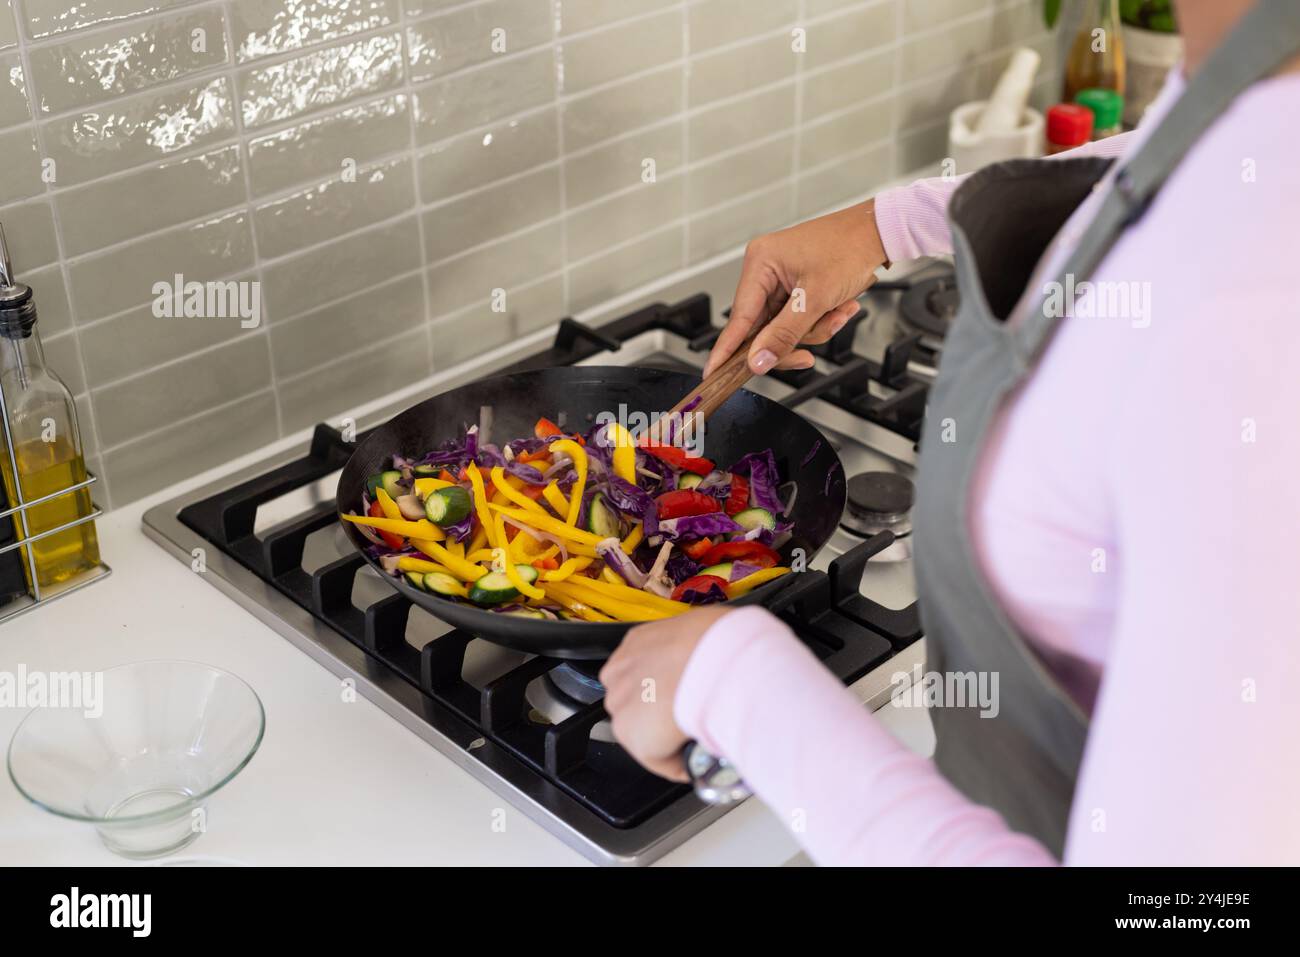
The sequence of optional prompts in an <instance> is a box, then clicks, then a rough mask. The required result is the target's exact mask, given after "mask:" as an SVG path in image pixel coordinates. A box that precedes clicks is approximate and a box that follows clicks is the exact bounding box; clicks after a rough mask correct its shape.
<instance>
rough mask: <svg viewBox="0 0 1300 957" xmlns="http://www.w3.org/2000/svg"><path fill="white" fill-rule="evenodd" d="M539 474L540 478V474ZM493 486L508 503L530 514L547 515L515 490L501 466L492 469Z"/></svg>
mask: <svg viewBox="0 0 1300 957" xmlns="http://www.w3.org/2000/svg"><path fill="white" fill-rule="evenodd" d="M538 474H539V477H540V473H538ZM492 484H493V485H495V486H496V487H497V490H498V491H499V492H500V493H501V494H502V496H503V497H504V498H505V499H506V500H507V501H510V502H513V503H514V504H515V505H518V506H519V507H520V508H524V509H527V510H529V511H530V512H540V513H541V514H543V515H545V514H546V510H545V509H544V508H542V507H541V506H540V505H538V504H537V503H536V502H535V501H533V500H532V499H531V498H529V497H528V496H527V495H525V494H524V493H523V492H521V491H519V490H518V489H517V488H515V486H514V483H513V482H511V481H510V479H509V477H508V476H507V475H506V470H505V469H503V468H501V467H500V466H497V467H495V468H494V469H492Z"/></svg>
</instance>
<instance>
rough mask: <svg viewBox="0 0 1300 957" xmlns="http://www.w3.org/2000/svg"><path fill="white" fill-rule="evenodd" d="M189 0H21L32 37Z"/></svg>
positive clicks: (64, 31) (65, 31)
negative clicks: (91, 0)
mask: <svg viewBox="0 0 1300 957" xmlns="http://www.w3.org/2000/svg"><path fill="white" fill-rule="evenodd" d="M189 2H191V0H93V2H86V0H23V12H24V13H25V14H26V18H27V32H28V33H29V34H30V35H31V36H32V37H34V38H37V39H39V38H41V37H47V36H50V35H52V34H56V33H67V32H69V31H71V30H79V29H81V28H82V27H92V26H97V25H100V24H106V23H112V22H114V21H117V20H125V19H127V18H129V17H134V16H139V15H140V14H144V13H157V12H159V11H164V10H169V9H171V8H173V7H179V6H182V5H183V4H186V3H189Z"/></svg>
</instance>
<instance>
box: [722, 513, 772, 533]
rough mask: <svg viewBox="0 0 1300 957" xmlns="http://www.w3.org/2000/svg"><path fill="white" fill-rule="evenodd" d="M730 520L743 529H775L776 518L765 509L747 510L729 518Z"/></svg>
mask: <svg viewBox="0 0 1300 957" xmlns="http://www.w3.org/2000/svg"><path fill="white" fill-rule="evenodd" d="M731 518H732V520H733V521H734V522H735V523H736V524H737V525H739V526H740V527H741V528H744V529H751V530H752V529H755V528H766V529H769V530H771V529H774V528H776V516H775V515H773V514H772V513H771V512H769V511H768V510H767V509H765V508H747V509H745V510H744V511H743V512H738V513H737V514H735V515H733V516H731Z"/></svg>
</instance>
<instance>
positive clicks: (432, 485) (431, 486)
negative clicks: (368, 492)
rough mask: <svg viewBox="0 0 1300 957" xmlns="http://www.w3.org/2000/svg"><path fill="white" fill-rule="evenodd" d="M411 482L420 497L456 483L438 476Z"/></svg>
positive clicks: (427, 495) (426, 496)
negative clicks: (437, 477)
mask: <svg viewBox="0 0 1300 957" xmlns="http://www.w3.org/2000/svg"><path fill="white" fill-rule="evenodd" d="M411 484H412V485H413V486H414V488H415V494H416V495H418V496H420V498H428V497H429V493H430V492H436V491H438V489H440V488H451V487H452V486H453V485H455V484H456V483H455V482H447V481H444V480H443V479H436V478H418V479H416V480H415V481H414V482H412V483H411ZM376 491H378V490H376Z"/></svg>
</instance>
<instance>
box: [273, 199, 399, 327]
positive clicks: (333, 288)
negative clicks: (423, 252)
mask: <svg viewBox="0 0 1300 957" xmlns="http://www.w3.org/2000/svg"><path fill="white" fill-rule="evenodd" d="M420 265H421V262H420V234H419V229H418V227H417V225H416V221H415V216H414V215H411V216H408V217H406V218H405V219H401V220H397V221H395V222H391V223H385V224H384V225H382V226H375V227H373V228H371V229H367V230H365V231H364V232H359V233H353V234H352V235H351V236H344V237H343V238H342V239H335V240H332V241H330V242H327V243H325V244H324V245H322V246H318V247H317V248H315V249H309V250H307V251H306V252H302V253H299V254H297V255H296V256H291V257H290V258H288V259H283V260H280V261H279V262H276V263H272V264H271V265H269V266H267V267H266V268H265V269H264V270H263V272H262V283H263V285H262V291H263V294H264V296H265V301H266V306H267V310H268V313H269V315H270V316H272V317H274V319H275V320H276V321H278V320H280V319H282V318H288V317H290V316H296V315H298V314H300V313H303V312H306V311H308V310H309V309H312V308H314V307H316V306H319V305H323V304H324V303H327V302H331V301H333V300H334V299H337V298H340V297H343V296H349V295H352V294H353V293H355V292H357V291H358V290H360V289H364V288H365V287H367V286H371V285H375V284H377V283H380V282H383V281H384V280H385V279H388V278H391V277H394V276H400V275H401V274H402V273H407V272H412V271H413V270H415V269H418V268H419V267H420Z"/></svg>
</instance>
